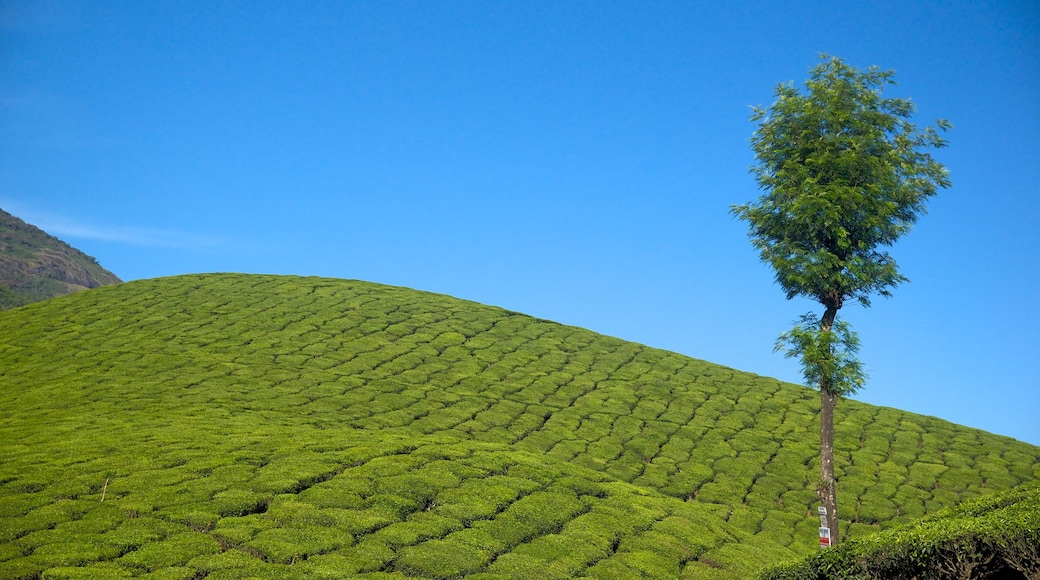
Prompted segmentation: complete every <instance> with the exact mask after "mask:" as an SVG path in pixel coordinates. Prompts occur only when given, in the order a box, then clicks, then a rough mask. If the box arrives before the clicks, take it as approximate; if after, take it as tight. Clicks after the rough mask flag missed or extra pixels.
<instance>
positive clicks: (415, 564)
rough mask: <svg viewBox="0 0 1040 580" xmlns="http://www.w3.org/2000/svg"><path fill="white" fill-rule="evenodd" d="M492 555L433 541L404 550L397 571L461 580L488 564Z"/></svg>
mask: <svg viewBox="0 0 1040 580" xmlns="http://www.w3.org/2000/svg"><path fill="white" fill-rule="evenodd" d="M489 559H490V553H488V552H485V551H482V550H479V549H477V548H476V547H474V546H472V545H469V544H465V543H459V542H455V541H451V540H433V541H429V542H424V543H422V544H419V545H418V546H408V547H405V548H402V549H401V551H400V552H399V553H398V556H397V559H396V560H394V569H395V570H396V571H398V572H401V573H402V574H406V575H408V576H421V577H424V578H458V577H460V576H464V575H466V574H471V573H473V572H476V571H478V570H480V569H482V568H483V567H484V566H486V565H487V563H488V560H489Z"/></svg>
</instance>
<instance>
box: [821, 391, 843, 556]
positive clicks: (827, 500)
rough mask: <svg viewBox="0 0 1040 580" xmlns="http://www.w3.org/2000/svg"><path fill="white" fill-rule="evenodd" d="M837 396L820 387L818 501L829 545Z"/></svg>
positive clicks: (834, 536)
mask: <svg viewBox="0 0 1040 580" xmlns="http://www.w3.org/2000/svg"><path fill="white" fill-rule="evenodd" d="M837 402H838V396H837V395H835V394H834V393H831V392H830V391H829V390H827V389H820V487H819V488H818V489H817V493H819V495H820V503H821V504H822V505H823V507H825V508H827V527H828V528H830V530H831V546H837V545H838V542H839V540H840V538H839V535H838V490H837V487H838V486H837V483H835V481H834V406H835V405H836V404H837Z"/></svg>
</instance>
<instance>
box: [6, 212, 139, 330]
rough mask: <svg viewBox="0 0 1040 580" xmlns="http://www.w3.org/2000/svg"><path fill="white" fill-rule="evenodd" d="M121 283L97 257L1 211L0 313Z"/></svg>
mask: <svg viewBox="0 0 1040 580" xmlns="http://www.w3.org/2000/svg"><path fill="white" fill-rule="evenodd" d="M120 282H121V280H120V279H119V278H118V277H116V275H115V274H113V273H112V272H109V271H108V270H106V269H104V268H102V267H101V265H100V264H98V263H97V260H95V259H94V258H92V257H90V256H88V255H86V254H84V253H83V252H81V251H79V250H77V249H76V248H73V247H72V246H70V245H68V244H66V243H65V242H63V241H61V240H59V239H58V238H55V237H54V236H52V235H50V234H48V233H47V232H45V231H43V230H41V229H40V228H37V227H36V226H34V225H32V224H27V223H25V222H24V221H22V220H21V219H19V218H17V217H15V216H13V215H11V214H9V213H7V212H6V211H4V210H2V209H0V310H6V309H9V308H14V307H16V306H21V305H23V304H29V303H31V302H38V301H40V300H46V299H48V298H53V297H55V296H63V295H65V294H71V293H73V292H79V291H80V290H86V289H88V288H96V287H98V286H104V285H107V284H118V283H120Z"/></svg>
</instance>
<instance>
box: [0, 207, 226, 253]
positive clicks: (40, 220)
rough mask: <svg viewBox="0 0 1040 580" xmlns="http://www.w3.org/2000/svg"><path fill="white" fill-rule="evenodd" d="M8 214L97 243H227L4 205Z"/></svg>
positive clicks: (183, 246)
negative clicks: (80, 219)
mask: <svg viewBox="0 0 1040 580" xmlns="http://www.w3.org/2000/svg"><path fill="white" fill-rule="evenodd" d="M5 206H6V207H8V208H9V209H8V210H7V211H9V212H10V213H12V214H13V215H15V216H17V217H19V218H21V219H22V220H24V221H26V222H27V223H30V224H32V225H34V226H36V227H38V228H40V229H41V230H43V231H45V232H47V233H48V234H50V235H52V236H55V237H57V238H61V239H62V240H63V241H68V240H70V239H71V240H77V239H79V240H100V241H104V242H113V243H120V244H128V245H133V246H146V247H158V248H174V249H180V250H202V249H208V248H215V247H217V246H226V245H227V240H226V239H224V238H223V237H221V236H214V235H209V234H204V233H198V232H190V231H185V230H178V229H166V228H152V227H141V226H129V225H112V224H97V223H89V222H85V221H77V220H74V219H71V218H69V217H67V216H63V215H57V214H53V213H49V212H38V211H33V210H31V209H27V208H22V207H20V206H17V205H15V206H12V205H9V204H5Z"/></svg>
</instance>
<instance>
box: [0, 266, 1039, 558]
mask: <svg viewBox="0 0 1040 580" xmlns="http://www.w3.org/2000/svg"><path fill="white" fill-rule="evenodd" d="M0 324H2V327H3V328H4V333H3V334H2V335H0V387H2V390H0V406H2V410H0V441H2V447H0V578H35V577H38V576H39V575H40V574H42V573H44V572H46V574H47V575H46V577H48V578H50V577H56V578H57V577H70V578H71V577H97V578H102V577H121V576H126V575H132V576H144V575H152V577H156V578H158V577H164V578H181V577H183V578H197V577H206V578H236V577H249V576H252V577H269V578H292V577H300V578H305V577H306V578H323V577H324V578H339V577H344V576H350V575H360V576H365V575H371V577H373V578H375V577H423V578H456V577H461V576H474V577H481V578H533V577H539V578H554V577H556V578H573V577H581V576H588V577H593V578H624V577H641V576H649V577H655V578H675V577H685V578H700V577H703V578H725V577H734V576H736V577H741V576H748V575H751V574H754V573H755V571H757V570H758V569H760V568H761V567H763V566H765V565H768V564H771V563H774V562H776V561H778V560H780V559H785V558H790V557H792V556H796V555H799V554H807V553H809V552H811V551H812V550H813V548H814V546H815V545H816V527H817V525H818V519H817V518H816V515H815V506H816V500H815V493H814V491H813V489H814V485H815V478H816V472H817V469H816V465H817V464H816V462H817V461H818V459H817V453H818V452H817V449H816V445H815V441H816V438H817V437H818V427H817V426H816V424H815V422H814V417H815V410H814V409H815V408H816V406H817V405H818V403H817V402H816V398H815V397H814V395H813V392H812V391H810V390H808V389H805V388H802V387H798V386H795V385H789V384H784V383H780V382H778V381H776V380H773V379H768V378H764V377H758V376H755V375H750V374H746V373H741V372H739V371H735V370H732V369H727V368H724V367H719V366H716V365H712V364H710V363H707V362H704V361H699V360H695V359H691V358H688V357H685V356H681V355H678V354H675V353H670V352H665V351H661V350H656V349H652V348H648V347H645V346H642V345H638V344H634V343H628V342H624V341H622V340H619V339H615V338H610V337H605V336H602V335H597V334H595V333H593V332H590V331H587V330H583V329H579V328H573V327H567V326H563V325H559V324H555V323H551V322H547V321H542V320H538V319H534V318H531V317H528V316H524V315H520V314H516V313H511V312H508V311H504V310H501V309H498V308H492V307H487V306H482V305H479V304H475V303H472V302H465V301H461V300H457V299H454V298H450V297H446V296H441V295H434V294H428V293H422V292H416V291H412V290H408V289H403V288H394V287H388V286H381V285H377V284H371V283H363V282H356V281H345V280H329V279H319V278H298V277H274V276H247V275H207V276H181V277H175V278H167V279H159V280H148V281H139V282H133V283H128V284H123V285H120V286H115V287H106V288H101V289H97V290H93V291H90V292H86V293H82V294H77V295H74V296H70V297H65V298H61V299H56V300H52V301H48V302H43V303H39V304H34V305H30V306H27V307H23V308H19V309H15V310H12V311H7V312H3V313H0ZM836 431H837V433H838V437H837V442H836V443H837V449H836V453H835V455H836V457H837V458H838V470H839V478H840V483H839V485H840V487H839V489H840V490H841V491H840V493H839V501H840V502H841V503H840V505H839V508H840V511H841V515H842V517H843V519H844V521H845V522H846V525H848V526H850V528H849V529H850V530H851V535H852V536H853V537H856V536H862V535H864V534H867V533H870V532H872V531H874V530H876V529H880V528H882V527H888V526H891V525H893V524H896V523H899V522H905V521H908V520H909V519H911V518H915V517H919V516H921V515H924V514H927V513H932V512H934V511H936V510H938V509H940V508H942V507H946V506H950V505H955V504H957V503H958V502H961V501H963V500H966V499H970V498H974V497H978V496H982V495H986V494H989V493H992V492H996V491H1000V490H1003V489H1006V488H1008V487H1011V486H1014V485H1017V484H1019V483H1021V482H1025V481H1030V480H1034V479H1037V478H1038V475H1040V467H1038V465H1040V461H1038V459H1040V450H1038V449H1037V448H1036V447H1033V446H1030V445H1027V444H1024V443H1019V442H1016V441H1013V440H1010V439H1007V438H1003V437H998V436H994V435H990V434H986V433H982V432H979V431H976V430H972V429H968V428H965V427H960V426H956V425H952V424H950V423H947V422H945V421H941V420H938V419H934V418H930V417H922V416H919V415H913V414H909V413H903V412H901V411H896V410H893V409H885V408H878V407H872V406H869V405H865V404H861V403H857V402H855V401H846V402H843V403H842V404H841V405H840V406H839V410H838V417H837V421H836ZM102 495H104V501H101V499H102ZM843 532H845V533H848V532H849V530H843ZM76 571H79V572H82V575H81V576H76V574H77V573H79V572H76Z"/></svg>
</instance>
